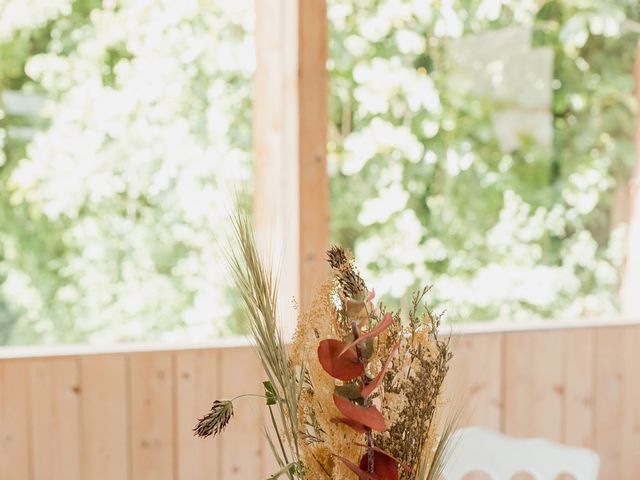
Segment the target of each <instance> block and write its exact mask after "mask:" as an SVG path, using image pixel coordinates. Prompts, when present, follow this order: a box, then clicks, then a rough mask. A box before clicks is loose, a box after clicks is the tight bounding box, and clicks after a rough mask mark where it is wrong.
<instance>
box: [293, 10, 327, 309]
mask: <svg viewBox="0 0 640 480" xmlns="http://www.w3.org/2000/svg"><path fill="white" fill-rule="evenodd" d="M298 9H299V11H298V19H299V20H298V21H299V27H298V35H299V37H298V38H299V40H298V41H299V46H298V62H299V68H298V72H299V76H298V82H299V98H300V100H299V102H298V118H299V122H300V126H299V140H298V141H299V146H298V161H299V163H300V167H299V179H300V180H299V181H300V187H299V188H300V211H299V216H300V305H301V306H302V307H303V308H305V307H307V306H309V304H310V303H311V300H312V299H313V295H314V291H315V289H317V288H318V287H319V286H320V285H321V284H322V283H323V282H324V281H325V280H326V276H327V265H326V262H325V252H326V250H327V248H328V246H329V178H328V173H327V154H326V150H327V124H328V118H329V114H328V107H329V100H328V97H329V77H328V74H327V67H326V65H327V50H328V45H329V40H328V32H327V2H326V0H299V2H298Z"/></svg>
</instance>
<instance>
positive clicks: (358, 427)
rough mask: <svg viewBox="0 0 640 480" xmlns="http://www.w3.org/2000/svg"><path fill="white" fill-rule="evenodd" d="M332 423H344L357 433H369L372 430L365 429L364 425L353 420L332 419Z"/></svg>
mask: <svg viewBox="0 0 640 480" xmlns="http://www.w3.org/2000/svg"><path fill="white" fill-rule="evenodd" d="M331 422H333V423H342V424H344V425H346V426H347V427H351V428H353V429H354V430H355V431H356V432H358V433H367V432H368V431H369V430H371V429H370V428H367V427H365V426H364V425H362V424H361V423H359V422H356V421H355V420H351V419H350V418H338V417H335V418H332V419H331Z"/></svg>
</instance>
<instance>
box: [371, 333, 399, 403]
mask: <svg viewBox="0 0 640 480" xmlns="http://www.w3.org/2000/svg"><path fill="white" fill-rule="evenodd" d="M399 346H400V344H399V343H396V344H395V345H394V346H393V349H391V353H390V354H389V356H388V357H387V360H386V361H385V362H384V365H383V366H382V369H381V370H380V372H378V375H376V378H374V379H373V381H372V382H371V383H369V384H367V385H365V387H364V388H363V389H362V396H363V397H365V398H366V397H368V396H369V395H371V394H372V393H373V391H374V390H375V389H376V388H378V385H380V382H382V379H383V378H384V374H385V373H387V369H388V368H389V365H391V360H392V359H393V356H394V355H395V354H396V352H397V351H398V347H399Z"/></svg>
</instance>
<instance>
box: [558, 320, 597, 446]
mask: <svg viewBox="0 0 640 480" xmlns="http://www.w3.org/2000/svg"><path fill="white" fill-rule="evenodd" d="M565 341H566V346H565V348H566V352H565V368H564V385H565V396H564V434H563V441H564V443H566V444H568V445H574V446H578V447H589V448H593V447H594V440H595V439H594V438H593V428H594V425H593V406H594V370H595V360H596V359H595V330H594V329H591V328H588V329H587V328H585V329H576V330H567V331H566V333H565Z"/></svg>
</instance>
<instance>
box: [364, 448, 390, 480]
mask: <svg viewBox="0 0 640 480" xmlns="http://www.w3.org/2000/svg"><path fill="white" fill-rule="evenodd" d="M368 463H369V458H368V456H367V454H366V453H365V454H364V455H363V456H362V458H361V459H360V469H366V468H367V466H368ZM373 473H374V474H375V476H376V478H378V479H379V480H398V478H399V477H398V462H397V460H396V459H395V458H393V457H392V456H391V455H388V454H387V453H386V452H384V451H382V450H380V449H375V450H374V451H373Z"/></svg>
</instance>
